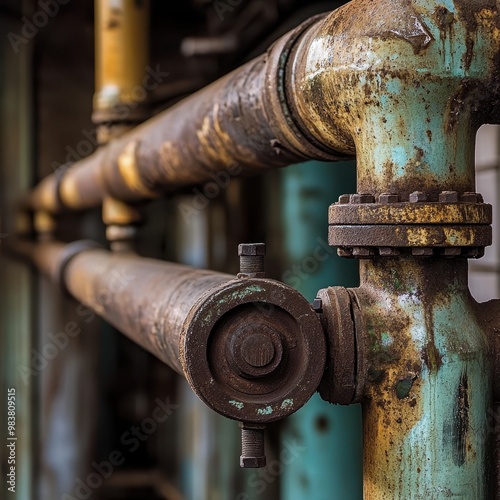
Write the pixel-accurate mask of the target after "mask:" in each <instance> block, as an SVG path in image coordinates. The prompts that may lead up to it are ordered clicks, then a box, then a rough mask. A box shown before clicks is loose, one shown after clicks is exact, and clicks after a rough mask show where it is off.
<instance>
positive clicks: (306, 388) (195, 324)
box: [17, 242, 326, 423]
mask: <svg viewBox="0 0 500 500" xmlns="http://www.w3.org/2000/svg"><path fill="white" fill-rule="evenodd" d="M17 251H18V252H19V253H22V254H24V255H26V256H28V257H31V258H32V259H33V260H34V261H35V262H36V264H37V265H39V266H40V268H41V269H42V270H44V271H45V272H46V273H47V274H48V275H50V276H52V277H53V278H55V279H58V278H59V277H60V276H61V275H63V278H62V280H61V281H62V282H63V284H64V285H65V288H66V289H67V290H68V291H69V292H70V293H71V294H72V295H73V296H74V297H75V298H76V299H78V300H79V301H80V302H81V303H83V304H85V305H86V306H87V307H89V308H91V309H92V310H94V311H95V312H96V313H97V314H99V315H100V316H102V317H103V318H105V319H106V320H107V321H108V322H109V323H111V324H112V325H114V326H115V327H116V328H118V329H119V330H120V331H121V332H123V333H124V334H126V335H127V336H129V337H130V338H131V339H132V340H133V341H135V342H136V343H138V344H139V345H140V346H142V347H143V348H145V349H147V350H148V351H150V352H151V353H153V354H154V355H155V356H157V357H158V358H159V359H161V360H162V361H163V362H165V363H167V364H168V365H169V366H170V367H172V368H173V369H174V370H176V371H177V372H178V373H180V374H181V375H184V376H185V377H186V378H187V380H188V381H189V383H190V385H191V386H192V388H193V390H194V391H195V392H196V394H197V395H198V396H199V397H200V398H201V399H202V400H203V401H204V402H205V403H206V404H207V405H208V406H210V407H211V408H212V409H213V410H215V411H217V412H219V413H221V414H222V415H224V416H226V417H229V418H232V419H235V420H240V421H244V422H246V423H252V422H253V423H266V422H272V421H275V420H279V419H281V418H284V417H285V416H287V415H289V414H291V413H293V412H295V411H297V409H299V408H300V407H301V406H303V405H304V404H305V403H306V401H307V400H308V399H309V398H310V397H311V396H312V394H314V392H315V391H316V389H317V388H318V385H319V383H320V380H321V377H322V375H323V372H324V369H325V362H326V346H325V338H324V333H323V329H322V327H321V324H320V321H319V319H318V318H317V315H316V314H315V313H314V311H313V310H312V308H311V306H310V305H309V303H308V302H307V301H306V300H305V299H304V298H303V297H302V296H301V295H300V294H299V293H298V292H297V291H295V290H293V289H292V288H290V287H288V286H287V285H284V284H282V283H280V282H277V281H273V280H267V279H251V278H245V279H232V276H230V275H226V274H222V273H216V272H213V271H204V270H199V269H193V268H191V267H188V266H182V265H179V264H171V263H165V262H160V261H155V260H152V259H144V258H141V257H138V256H136V255H132V254H129V255H127V254H113V253H110V252H107V251H105V250H101V249H95V248H94V249H92V248H89V244H88V242H76V243H72V244H70V245H63V244H59V243H45V244H32V243H24V244H22V243H20V244H19V245H18V246H17ZM59 279H60V278H59Z"/></svg>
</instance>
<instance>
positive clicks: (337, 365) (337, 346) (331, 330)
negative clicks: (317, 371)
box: [318, 287, 359, 405]
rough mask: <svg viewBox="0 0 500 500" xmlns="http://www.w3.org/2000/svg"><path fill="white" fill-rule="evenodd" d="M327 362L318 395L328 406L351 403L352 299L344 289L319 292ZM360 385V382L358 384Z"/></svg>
mask: <svg viewBox="0 0 500 500" xmlns="http://www.w3.org/2000/svg"><path fill="white" fill-rule="evenodd" d="M318 297H319V298H320V299H321V301H322V315H321V321H322V323H323V328H324V330H325V332H327V338H328V363H327V369H326V371H325V376H324V377H323V380H322V382H321V385H320V388H319V393H320V394H321V397H322V398H323V399H324V400H325V401H328V402H330V403H336V404H344V405H346V404H351V403H352V402H353V401H354V395H355V393H356V381H357V380H356V378H357V373H356V339H355V331H354V323H353V319H354V318H353V313H352V307H351V297H350V296H349V293H348V292H347V290H346V289H345V288H341V287H335V288H327V289H324V290H320V291H319V292H318ZM358 382H359V381H358Z"/></svg>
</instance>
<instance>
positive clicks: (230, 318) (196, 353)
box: [180, 278, 326, 424]
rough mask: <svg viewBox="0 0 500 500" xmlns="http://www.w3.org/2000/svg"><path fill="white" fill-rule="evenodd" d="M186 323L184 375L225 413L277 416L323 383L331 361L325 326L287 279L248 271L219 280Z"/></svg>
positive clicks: (257, 419) (263, 419) (255, 419)
mask: <svg viewBox="0 0 500 500" xmlns="http://www.w3.org/2000/svg"><path fill="white" fill-rule="evenodd" d="M184 325H185V326H184V327H183V330H182V334H181V341H180V359H181V363H182V367H183V371H184V373H185V375H186V378H187V380H188V382H189V384H190V385H191V387H192V389H193V390H194V391H195V393H196V394H197V395H198V397H199V398H200V399H201V400H202V401H204V402H205V403H206V404H207V405H208V406H209V407H210V408H212V409H213V410H215V411H216V412H218V413H220V414H222V415H224V416H225V417H228V418H232V419H234V420H239V421H243V422H252V423H260V424H262V423H267V422H273V421H276V420H279V419H282V418H284V417H286V416H287V415H290V414H292V413H294V412H295V411H297V410H298V409H299V408H300V407H302V406H303V405H304V404H305V403H306V402H307V401H308V400H309V398H310V397H311V396H312V395H313V394H314V392H316V390H317V389H318V386H319V384H320V381H321V378H322V376H323V373H324V370H325V363H326V342H325V336H324V333H323V328H322V326H321V322H320V320H319V318H318V317H317V315H316V314H315V312H314V311H313V309H312V308H311V306H310V305H309V303H308V302H307V301H306V299H305V298H304V297H303V296H302V295H300V294H299V293H298V292H297V291H296V290H294V289H293V288H291V287H288V286H287V285H284V284H283V283H280V282H277V281H274V280H268V279H251V278H247V279H244V280H234V281H230V282H228V283H224V284H222V285H219V286H217V287H215V288H214V289H212V290H210V291H209V292H208V293H207V294H206V295H205V296H204V297H202V298H201V299H200V300H199V301H198V303H197V305H196V306H195V307H193V309H192V310H191V312H190V313H189V316H188V317H187V319H186V321H185V323H184Z"/></svg>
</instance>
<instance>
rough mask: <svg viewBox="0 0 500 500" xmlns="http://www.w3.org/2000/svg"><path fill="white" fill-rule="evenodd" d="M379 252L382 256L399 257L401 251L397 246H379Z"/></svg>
mask: <svg viewBox="0 0 500 500" xmlns="http://www.w3.org/2000/svg"><path fill="white" fill-rule="evenodd" d="M378 250H379V254H380V255H381V256H382V257H397V256H398V255H399V254H400V253H401V252H400V251H399V250H398V249H397V248H390V247H387V248H379V249H378Z"/></svg>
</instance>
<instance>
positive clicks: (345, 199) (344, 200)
mask: <svg viewBox="0 0 500 500" xmlns="http://www.w3.org/2000/svg"><path fill="white" fill-rule="evenodd" d="M350 199H351V196H350V195H349V194H343V195H340V196H339V203H340V204H341V205H346V204H347V203H349V200H350Z"/></svg>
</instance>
